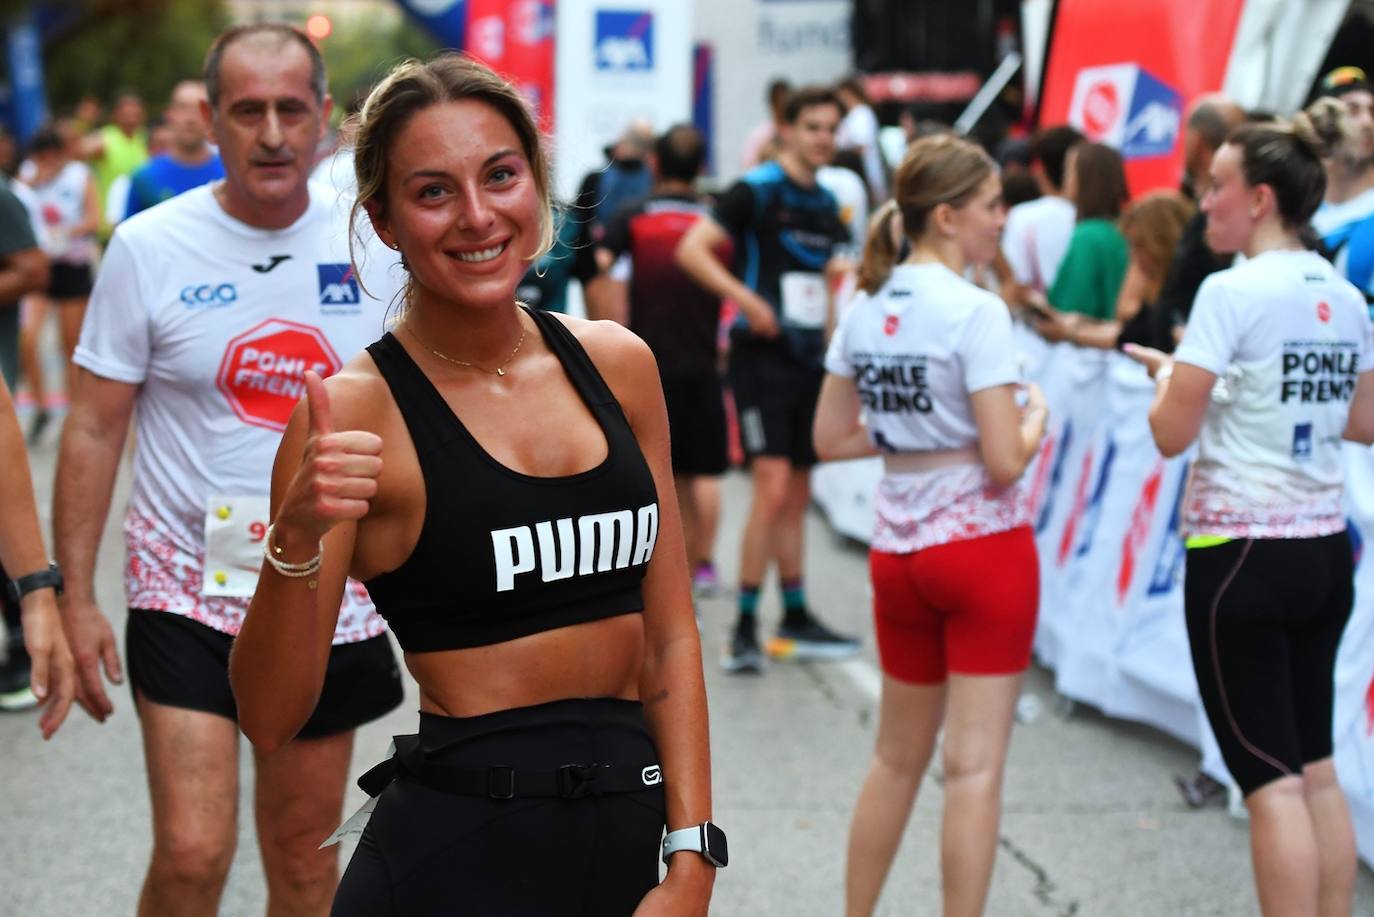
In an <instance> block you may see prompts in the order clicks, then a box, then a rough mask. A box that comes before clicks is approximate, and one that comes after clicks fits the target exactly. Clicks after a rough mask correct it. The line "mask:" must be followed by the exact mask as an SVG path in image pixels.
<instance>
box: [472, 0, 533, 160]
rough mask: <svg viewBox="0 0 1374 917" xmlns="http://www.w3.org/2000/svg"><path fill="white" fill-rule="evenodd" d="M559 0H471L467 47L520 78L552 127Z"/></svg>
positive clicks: (519, 82) (517, 82)
mask: <svg viewBox="0 0 1374 917" xmlns="http://www.w3.org/2000/svg"><path fill="white" fill-rule="evenodd" d="M553 3H554V0H469V2H468V30H467V40H468V47H467V51H468V53H469V54H471V55H472V56H473V57H475V58H477V59H478V60H480V61H482V62H483V63H485V64H486V65H487V66H489V67H491V68H492V69H493V70H495V71H496V72H497V73H499V74H501V75H502V76H504V77H505V78H506V79H508V80H510V81H511V82H512V83H513V84H515V86H516V88H517V89H519V90H520V93H521V94H522V95H523V96H524V97H525V98H526V99H528V100H529V103H530V106H531V107H532V108H533V109H534V112H535V115H536V116H537V117H538V118H539V126H540V128H541V129H542V130H543V131H544V132H545V133H546V134H552V133H553Z"/></svg>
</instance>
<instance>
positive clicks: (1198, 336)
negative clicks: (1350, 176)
mask: <svg viewBox="0 0 1374 917" xmlns="http://www.w3.org/2000/svg"><path fill="white" fill-rule="evenodd" d="M1372 333H1374V329H1371V324H1370V320H1369V312H1368V309H1367V308H1366V306H1365V300H1364V296H1363V295H1361V294H1360V292H1359V291H1358V290H1356V289H1355V287H1353V286H1352V285H1351V284H1350V283H1348V282H1347V281H1346V280H1345V279H1343V278H1342V277H1340V276H1339V275H1338V274H1337V273H1336V272H1335V270H1334V269H1333V268H1332V266H1331V265H1330V264H1329V263H1327V261H1326V260H1325V259H1323V258H1322V257H1321V256H1320V255H1317V254H1315V253H1313V252H1305V251H1269V252H1265V253H1263V254H1261V255H1259V256H1257V257H1255V258H1251V259H1249V260H1248V261H1246V262H1244V263H1243V264H1240V265H1237V266H1236V267H1233V268H1230V269H1228V270H1225V271H1221V272H1219V273H1216V274H1212V275H1211V276H1210V277H1208V278H1207V279H1206V280H1205V281H1203V284H1202V287H1201V288H1200V289H1199V290H1198V294H1197V299H1196V300H1195V301H1194V304H1193V312H1192V315H1191V316H1190V317H1189V319H1188V329H1187V331H1186V332H1184V336H1183V341H1182V343H1180V344H1179V347H1178V349H1177V351H1175V353H1174V359H1175V360H1176V361H1177V362H1179V363H1187V364H1190V365H1193V366H1198V367H1201V368H1202V369H1205V370H1207V371H1208V372H1211V373H1215V374H1216V375H1217V377H1218V380H1217V386H1216V387H1215V388H1214V389H1213V392H1212V403H1211V404H1210V405H1209V407H1208V409H1207V416H1206V419H1205V421H1204V422H1203V426H1202V433H1201V436H1200V438H1199V441H1198V457H1197V460H1196V462H1194V464H1193V472H1192V479H1191V480H1190V481H1189V484H1188V492H1187V496H1186V497H1185V499H1184V504H1183V520H1182V521H1183V528H1184V530H1185V532H1186V533H1187V534H1194V535H1222V536H1227V537H1231V538H1315V537H1319V536H1322V535H1331V534H1334V533H1336V532H1339V531H1341V530H1342V529H1344V528H1345V514H1344V512H1343V511H1342V509H1341V491H1342V482H1343V479H1344V465H1343V462H1342V446H1341V433H1342V431H1344V429H1345V424H1346V417H1347V415H1348V414H1349V412H1350V403H1351V399H1352V397H1353V395H1354V391H1355V383H1356V380H1357V377H1358V376H1359V374H1360V373H1363V372H1367V371H1369V370H1371V369H1374V354H1371V346H1372V345H1374V341H1372V339H1371V334H1372Z"/></svg>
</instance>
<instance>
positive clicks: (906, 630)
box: [868, 526, 1040, 684]
mask: <svg viewBox="0 0 1374 917" xmlns="http://www.w3.org/2000/svg"><path fill="white" fill-rule="evenodd" d="M868 564H869V571H870V573H871V575H872V577H873V616H874V619H875V623H876V626H875V629H876V631H877V634H878V657H879V659H880V660H881V661H882V665H883V671H884V672H886V673H887V674H888V675H891V676H892V677H893V678H896V679H898V680H899V681H905V682H911V683H914V684H938V683H940V682H942V681H944V680H945V676H946V675H947V674H948V673H950V672H954V673H955V674H958V675H1010V674H1013V673H1016V672H1021V671H1024V670H1025V668H1026V667H1027V666H1028V665H1030V656H1031V643H1032V642H1033V641H1034V639H1035V617H1036V612H1037V611H1038V609H1039V607H1040V562H1039V560H1038V558H1037V555H1036V550H1035V536H1034V535H1033V534H1032V533H1031V530H1030V527H1029V526H1022V527H1020V528H1016V529H1012V530H1011V531H1008V532H998V533H997V534H995V535H984V536H983V537H981V538H971V539H969V540H967V541H955V542H950V543H949V544H942V545H937V546H935V547H933V548H926V549H924V550H922V551H917V552H915V553H914V554H885V553H883V552H880V551H871V552H869V555H868Z"/></svg>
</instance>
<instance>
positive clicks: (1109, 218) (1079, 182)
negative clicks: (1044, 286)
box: [1047, 142, 1130, 321]
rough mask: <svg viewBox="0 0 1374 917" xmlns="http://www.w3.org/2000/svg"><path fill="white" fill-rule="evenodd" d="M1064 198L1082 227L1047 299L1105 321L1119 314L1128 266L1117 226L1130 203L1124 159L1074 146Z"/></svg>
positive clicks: (1100, 147)
mask: <svg viewBox="0 0 1374 917" xmlns="http://www.w3.org/2000/svg"><path fill="white" fill-rule="evenodd" d="M1064 195H1065V196H1066V197H1067V198H1068V199H1069V200H1071V201H1073V204H1074V208H1075V209H1076V211H1077V216H1078V222H1077V224H1076V225H1075V226H1074V230H1073V235H1072V236H1070V237H1069V249H1068V251H1067V252H1066V253H1065V254H1064V260H1063V262H1062V263H1061V264H1060V265H1059V273H1058V274H1056V275H1055V278H1054V284H1053V285H1052V286H1051V287H1050V289H1049V291H1048V293H1047V295H1048V297H1049V301H1050V305H1052V306H1054V308H1055V309H1056V310H1058V311H1060V312H1074V313H1078V314H1080V315H1083V316H1085V317H1087V318H1093V319H1098V320H1102V321H1105V320H1107V319H1110V318H1113V317H1114V316H1115V314H1116V298H1117V294H1118V293H1120V292H1121V281H1122V280H1123V279H1124V278H1125V276H1126V264H1127V262H1128V261H1129V260H1130V246H1128V245H1127V244H1126V237H1125V236H1123V235H1122V234H1121V229H1120V227H1119V226H1118V222H1119V220H1120V218H1121V211H1122V209H1123V208H1124V207H1125V205H1126V202H1127V201H1128V200H1129V198H1130V192H1129V191H1128V190H1127V187H1126V170H1125V167H1124V164H1123V163H1122V160H1121V154H1120V153H1118V152H1117V151H1116V150H1114V149H1112V148H1111V147H1109V146H1106V145H1104V144H1101V143H1088V142H1083V143H1079V144H1076V145H1075V146H1073V147H1072V148H1071V149H1070V150H1069V154H1068V156H1067V157H1066V158H1065V162H1064Z"/></svg>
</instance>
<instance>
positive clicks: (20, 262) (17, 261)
mask: <svg viewBox="0 0 1374 917" xmlns="http://www.w3.org/2000/svg"><path fill="white" fill-rule="evenodd" d="M47 286H48V256H47V255H45V254H43V252H42V251H40V250H39V249H37V248H25V249H20V250H19V251H17V252H10V253H9V254H8V255H5V256H4V257H3V258H0V302H14V301H15V300H17V299H19V298H20V297H22V296H27V295H28V294H30V293H37V292H38V291H40V290H43V289H46V288H47Z"/></svg>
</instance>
